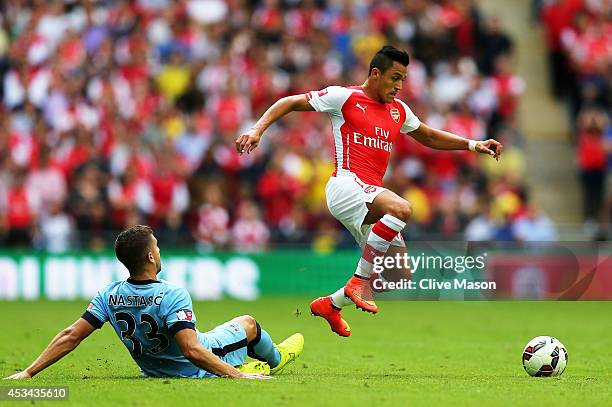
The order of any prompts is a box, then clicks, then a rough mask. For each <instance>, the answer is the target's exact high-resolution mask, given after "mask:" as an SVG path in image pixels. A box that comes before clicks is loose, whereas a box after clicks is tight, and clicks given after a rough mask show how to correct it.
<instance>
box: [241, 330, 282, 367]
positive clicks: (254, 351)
mask: <svg viewBox="0 0 612 407" xmlns="http://www.w3.org/2000/svg"><path fill="white" fill-rule="evenodd" d="M255 324H256V326H257V336H256V337H255V339H253V340H252V341H251V342H249V344H248V345H247V355H249V357H252V358H253V359H257V360H261V361H262V362H268V364H269V365H270V367H271V368H275V367H276V366H278V364H279V363H280V360H281V356H280V353H279V352H278V350H277V349H276V348H275V347H274V343H272V338H271V337H270V335H269V334H268V333H267V332H266V331H264V330H263V329H261V327H260V326H259V324H258V323H255Z"/></svg>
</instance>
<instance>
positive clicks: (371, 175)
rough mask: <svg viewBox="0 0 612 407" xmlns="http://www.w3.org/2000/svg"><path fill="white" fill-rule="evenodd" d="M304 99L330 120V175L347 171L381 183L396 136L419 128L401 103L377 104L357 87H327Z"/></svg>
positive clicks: (368, 181)
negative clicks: (332, 163) (332, 154)
mask: <svg viewBox="0 0 612 407" xmlns="http://www.w3.org/2000/svg"><path fill="white" fill-rule="evenodd" d="M306 97H307V99H308V102H309V103H310V105H311V106H312V107H313V108H314V109H315V110H316V111H317V112H325V113H327V114H329V118H330V119H331V123H332V129H333V134H334V144H335V164H336V170H335V171H334V174H333V175H336V174H337V173H338V171H349V172H352V173H354V174H355V175H357V177H359V178H360V179H361V180H362V181H363V182H366V183H368V184H371V185H377V186H380V185H381V184H382V178H383V176H384V175H385V171H386V170H387V165H388V164H389V156H390V155H391V150H392V148H393V142H394V141H395V139H396V137H397V136H398V135H399V134H400V133H409V132H411V131H414V130H416V129H418V128H419V126H420V125H421V122H420V121H419V119H418V117H416V115H415V114H414V113H412V111H411V110H410V108H409V107H408V106H406V104H405V103H404V102H402V101H401V100H399V99H394V100H393V102H391V103H381V102H377V101H375V100H374V99H371V98H370V97H369V96H367V95H366V94H365V92H364V91H363V88H362V87H360V86H353V87H350V88H345V87H342V86H330V87H328V88H325V89H323V90H321V91H312V92H308V93H307V94H306Z"/></svg>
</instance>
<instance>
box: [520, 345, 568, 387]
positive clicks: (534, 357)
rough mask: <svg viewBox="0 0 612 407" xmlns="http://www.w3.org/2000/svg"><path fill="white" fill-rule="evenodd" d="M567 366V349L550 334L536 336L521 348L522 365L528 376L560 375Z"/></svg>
mask: <svg viewBox="0 0 612 407" xmlns="http://www.w3.org/2000/svg"><path fill="white" fill-rule="evenodd" d="M566 366H567V349H565V346H564V345H563V344H562V343H561V342H559V340H558V339H557V338H555V337H552V336H538V337H536V338H533V339H532V340H530V341H529V343H528V344H527V345H526V346H525V349H524V350H523V367H524V368H525V371H526V372H527V373H529V375H530V376H535V377H547V376H560V375H561V373H563V371H564V370H565V367H566Z"/></svg>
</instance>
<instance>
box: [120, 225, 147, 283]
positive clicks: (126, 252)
mask: <svg viewBox="0 0 612 407" xmlns="http://www.w3.org/2000/svg"><path fill="white" fill-rule="evenodd" d="M152 235H153V230H152V229H151V228H150V227H149V226H147V225H134V226H132V227H129V228H127V229H125V230H124V231H123V232H121V233H119V236H117V239H115V255H116V256H117V259H119V261H120V262H121V263H123V265H124V266H125V267H126V268H127V269H128V271H129V272H130V275H133V274H138V273H140V272H141V271H142V268H143V266H144V265H145V264H146V261H147V253H148V252H149V247H150V246H151V236H152Z"/></svg>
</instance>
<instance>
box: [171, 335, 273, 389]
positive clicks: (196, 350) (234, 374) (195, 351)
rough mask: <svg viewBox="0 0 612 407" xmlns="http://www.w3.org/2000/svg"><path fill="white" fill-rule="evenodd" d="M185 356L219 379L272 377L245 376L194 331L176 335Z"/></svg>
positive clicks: (264, 377)
mask: <svg viewBox="0 0 612 407" xmlns="http://www.w3.org/2000/svg"><path fill="white" fill-rule="evenodd" d="M174 340H175V341H176V343H178V345H179V348H180V349H181V352H183V355H184V356H185V357H186V358H187V359H189V361H190V362H191V363H193V364H194V365H196V366H197V367H199V368H201V369H204V370H206V371H207V372H210V373H212V374H215V375H217V376H219V377H228V378H233V379H267V378H269V377H270V376H263V375H259V374H245V373H242V372H240V371H239V370H238V369H236V368H235V367H233V366H231V365H229V364H227V363H225V362H224V361H222V360H221V359H219V358H218V357H217V356H215V355H214V354H213V353H212V352H211V351H209V350H208V349H206V348H205V347H204V345H202V344H201V343H200V341H199V340H198V337H197V335H196V333H195V331H194V330H193V329H181V330H180V331H178V332H177V333H176V334H175V335H174Z"/></svg>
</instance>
